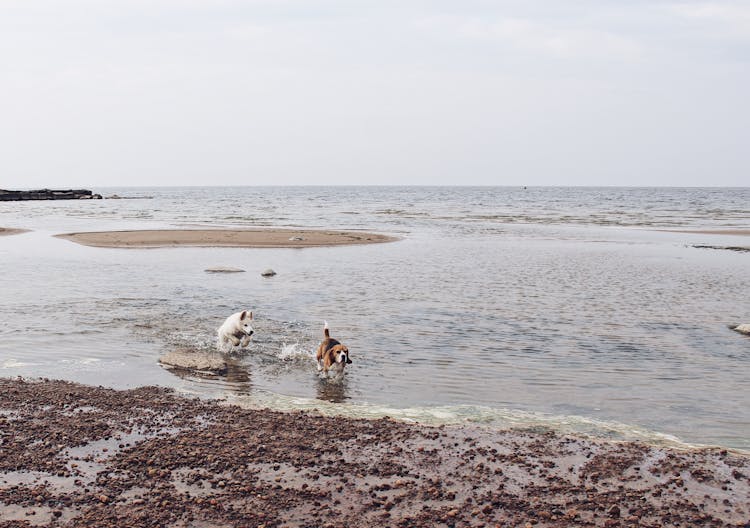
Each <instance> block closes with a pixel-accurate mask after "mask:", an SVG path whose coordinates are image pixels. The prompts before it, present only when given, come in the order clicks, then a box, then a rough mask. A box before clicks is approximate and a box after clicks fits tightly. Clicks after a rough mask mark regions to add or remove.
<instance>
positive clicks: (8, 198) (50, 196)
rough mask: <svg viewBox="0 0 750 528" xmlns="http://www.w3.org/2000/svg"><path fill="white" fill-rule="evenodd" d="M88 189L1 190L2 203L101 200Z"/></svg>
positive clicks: (0, 199)
mask: <svg viewBox="0 0 750 528" xmlns="http://www.w3.org/2000/svg"><path fill="white" fill-rule="evenodd" d="M101 197H102V195H101V194H94V193H93V192H91V191H89V190H88V189H64V190H60V189H39V190H36V191H7V190H4V189H0V202H20V201H27V200H91V199H97V200H98V199H101Z"/></svg>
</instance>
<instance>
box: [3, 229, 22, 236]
mask: <svg viewBox="0 0 750 528" xmlns="http://www.w3.org/2000/svg"><path fill="white" fill-rule="evenodd" d="M28 231H29V230H28V229H14V228H12V227H0V236H5V235H18V234H20V233H28Z"/></svg>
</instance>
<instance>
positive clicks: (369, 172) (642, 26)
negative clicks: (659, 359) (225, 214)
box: [0, 0, 750, 188]
mask: <svg viewBox="0 0 750 528" xmlns="http://www.w3.org/2000/svg"><path fill="white" fill-rule="evenodd" d="M749 132H750V2H748V1H746V0H745V1H741V2H729V1H727V2H724V1H717V2H693V1H682V2H680V1H677V2H662V1H659V0H649V1H645V0H643V1H641V0H628V1H623V0H616V1H615V0H590V1H589V0H581V1H575V2H561V1H559V0H543V1H530V0H518V1H514V0H510V1H504V0H495V1H490V0H486V1H482V0H460V1H455V0H454V1H450V2H448V1H443V0H425V1H416V0H373V1H357V0H330V1H326V0H267V1H264V0H257V1H254V0H244V1H239V0H237V1H235V0H183V1H179V0H123V1H115V0H66V1H60V0H1V1H0V188H23V187H53V186H57V187H60V186H64V187H69V186H105V185H113V186H116V185H264V184H265V185H267V184H447V185H454V184H458V185H460V184H480V185H735V186H748V185H750V133H749Z"/></svg>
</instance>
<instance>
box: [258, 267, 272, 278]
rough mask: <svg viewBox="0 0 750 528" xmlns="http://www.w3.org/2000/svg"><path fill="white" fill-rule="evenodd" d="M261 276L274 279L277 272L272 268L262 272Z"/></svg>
mask: <svg viewBox="0 0 750 528" xmlns="http://www.w3.org/2000/svg"><path fill="white" fill-rule="evenodd" d="M260 275H261V277H273V276H274V275H276V272H275V271H273V270H272V269H271V268H268V269H267V270H264V271H262V272H261V274H260Z"/></svg>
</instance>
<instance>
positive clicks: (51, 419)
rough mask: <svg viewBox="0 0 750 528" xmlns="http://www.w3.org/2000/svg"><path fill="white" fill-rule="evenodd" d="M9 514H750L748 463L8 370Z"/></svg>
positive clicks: (182, 523)
mask: <svg viewBox="0 0 750 528" xmlns="http://www.w3.org/2000/svg"><path fill="white" fill-rule="evenodd" d="M0 445H1V446H2V449H0V483H1V485H0V526H3V527H11V526H12V527H20V526H30V525H36V526H93V527H99V526H101V527H104V526H123V527H124V526H133V527H135V526H138V527H156V526H160V527H161V526H170V527H182V528H184V527H199V526H200V527H211V528H213V527H219V526H222V527H224V526H234V527H240V526H243V527H244V526H251V527H258V526H264V527H267V528H270V527H280V526H297V527H305V526H309V527H313V526H315V527H332V528H336V527H342V528H343V527H372V526H395V527H415V528H417V527H434V526H445V527H448V526H456V527H459V526H460V527H470V526H471V527H479V526H503V527H530V526H533V527H570V526H576V527H584V526H586V527H589V526H596V527H610V526H623V527H625V526H633V527H636V526H637V527H662V526H680V527H694V526H710V527H725V526H747V522H748V520H749V519H750V511H749V508H750V501H748V496H749V495H748V494H749V493H750V479H749V477H748V476H750V457H749V456H747V455H743V454H738V453H734V452H731V451H727V450H724V449H718V448H716V449H708V448H706V449H696V450H678V449H673V448H667V447H654V446H648V445H644V444H640V443H632V442H610V441H604V440H593V439H588V438H584V437H577V436H567V435H561V434H558V433H555V432H551V431H546V430H541V429H535V430H518V429H516V430H505V431H500V430H488V429H481V428H478V427H472V426H442V427H428V426H423V425H418V424H407V423H403V422H398V421H395V420H391V419H388V418H384V419H379V420H364V419H351V418H344V417H324V416H319V415H316V414H312V413H309V412H276V411H271V410H264V409H261V410H249V409H242V408H239V407H235V406H230V405H222V404H220V403H217V402H216V401H205V400H198V399H187V398H184V397H181V396H178V395H176V394H175V393H173V392H171V391H170V390H168V389H163V388H156V387H143V388H138V389H133V390H127V391H116V390H112V389H106V388H102V387H88V386H83V385H78V384H74V383H68V382H62V381H46V380H45V381H41V382H29V381H23V380H20V379H0Z"/></svg>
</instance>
